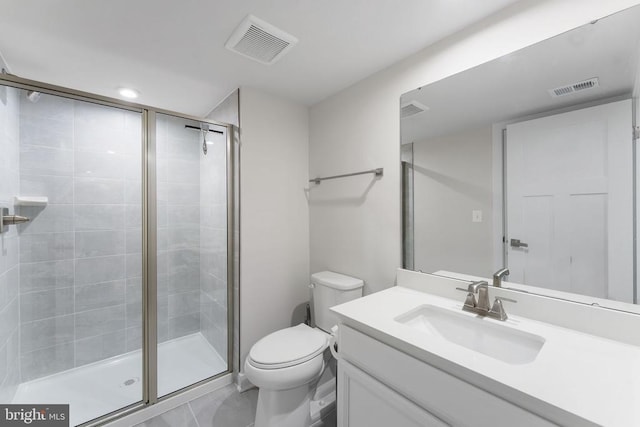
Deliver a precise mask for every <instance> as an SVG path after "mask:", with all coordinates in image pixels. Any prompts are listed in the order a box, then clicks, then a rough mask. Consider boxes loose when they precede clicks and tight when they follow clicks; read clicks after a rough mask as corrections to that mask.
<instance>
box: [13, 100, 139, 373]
mask: <svg viewBox="0 0 640 427" xmlns="http://www.w3.org/2000/svg"><path fill="white" fill-rule="evenodd" d="M141 126H142V125H141V116H140V114H139V113H135V112H130V111H126V110H120V109H115V108H109V107H104V106H99V105H94V104H90V103H85V102H80V101H73V100H70V99H65V98H59V97H54V96H48V95H42V97H41V98H40V100H39V101H38V102H37V103H32V102H30V101H29V100H27V99H26V97H24V96H22V97H21V102H20V162H19V164H20V195H22V196H47V197H48V198H49V203H48V204H47V205H46V206H42V207H40V206H33V207H32V206H29V207H20V208H18V209H17V210H18V212H19V213H20V214H21V215H24V216H28V217H30V218H31V222H29V223H27V224H25V225H21V226H19V229H18V230H19V235H20V251H19V252H20V317H21V319H20V321H21V324H20V373H21V380H22V381H28V380H31V379H34V378H38V377H41V376H45V375H49V374H52V373H54V372H58V371H62V370H66V369H69V368H73V367H77V366H81V365H85V364H87V363H92V362H96V361H98V360H102V359H105V358H108V357H111V356H115V355H118V354H122V353H125V352H126V351H128V350H131V349H134V348H138V347H140V339H141V338H140V337H141V319H140V304H141V291H140V289H141V280H140V277H141V180H140V177H141Z"/></svg>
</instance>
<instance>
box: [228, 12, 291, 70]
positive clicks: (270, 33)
mask: <svg viewBox="0 0 640 427" xmlns="http://www.w3.org/2000/svg"><path fill="white" fill-rule="evenodd" d="M297 42H298V40H297V39H296V38H295V37H293V36H292V35H290V34H287V33H285V32H284V31H282V30H280V29H278V28H276V27H274V26H273V25H271V24H269V23H267V22H265V21H262V20H260V19H258V18H256V17H255V16H252V15H249V16H247V17H246V18H245V19H244V21H242V23H241V24H240V25H239V26H238V27H237V28H236V30H235V31H234V32H233V34H232V35H231V37H230V38H229V40H228V41H227V43H226V44H225V47H226V48H227V49H229V50H231V51H233V52H236V53H239V54H240V55H242V56H245V57H247V58H250V59H253V60H255V61H258V62H261V63H263V64H273V63H275V62H276V61H278V60H279V59H280V58H282V56H283V55H284V54H285V53H286V52H287V51H288V50H289V49H291V48H292V47H293V46H294V45H295V44H296V43H297Z"/></svg>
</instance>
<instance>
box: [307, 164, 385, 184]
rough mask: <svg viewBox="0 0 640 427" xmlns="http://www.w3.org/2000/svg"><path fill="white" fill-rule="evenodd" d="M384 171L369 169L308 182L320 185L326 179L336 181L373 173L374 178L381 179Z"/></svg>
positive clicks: (381, 169)
mask: <svg viewBox="0 0 640 427" xmlns="http://www.w3.org/2000/svg"><path fill="white" fill-rule="evenodd" d="M383 172H384V169H383V168H377V169H371V170H368V171H362V172H353V173H345V174H343V175H334V176H325V177H322V178H313V179H310V180H309V182H313V183H315V184H320V182H321V181H324V180H327V179H336V178H345V177H348V176H356V175H365V174H368V173H373V174H375V175H376V177H381V176H382V175H383Z"/></svg>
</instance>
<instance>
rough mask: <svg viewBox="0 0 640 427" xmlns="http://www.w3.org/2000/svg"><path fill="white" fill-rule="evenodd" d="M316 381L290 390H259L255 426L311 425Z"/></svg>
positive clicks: (285, 426) (287, 426)
mask: <svg viewBox="0 0 640 427" xmlns="http://www.w3.org/2000/svg"><path fill="white" fill-rule="evenodd" d="M314 391H315V382H312V383H309V384H304V385H301V386H300V387H296V388H292V389H289V390H277V391H274V390H265V389H264V388H260V390H259V392H258V406H257V408H256V421H255V424H254V427H309V426H311V411H310V403H311V398H312V397H313V394H314Z"/></svg>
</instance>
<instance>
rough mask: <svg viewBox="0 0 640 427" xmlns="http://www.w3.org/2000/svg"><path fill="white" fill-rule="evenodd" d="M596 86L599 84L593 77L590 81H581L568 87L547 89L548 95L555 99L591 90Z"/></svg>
mask: <svg viewBox="0 0 640 427" xmlns="http://www.w3.org/2000/svg"><path fill="white" fill-rule="evenodd" d="M598 86H600V83H599V82H598V78H597V77H594V78H592V79H588V80H583V81H581V82H578V83H572V84H570V85H566V86H561V87H557V88H555V89H549V94H550V95H551V96H552V97H554V98H557V97H559V96H565V95H569V94H572V93H576V92H581V91H583V90H587V89H593V88H596V87H598Z"/></svg>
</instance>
